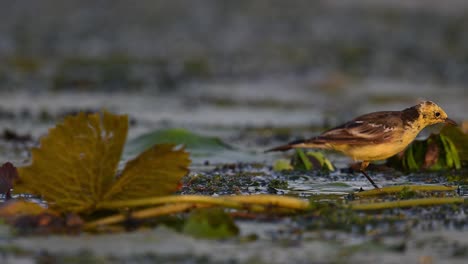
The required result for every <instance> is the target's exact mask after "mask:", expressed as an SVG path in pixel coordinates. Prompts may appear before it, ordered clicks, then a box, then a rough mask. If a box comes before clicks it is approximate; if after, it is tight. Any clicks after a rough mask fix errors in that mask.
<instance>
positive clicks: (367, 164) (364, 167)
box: [359, 161, 379, 189]
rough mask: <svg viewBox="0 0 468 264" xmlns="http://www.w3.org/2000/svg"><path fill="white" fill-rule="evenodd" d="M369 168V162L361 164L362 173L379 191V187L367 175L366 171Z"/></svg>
mask: <svg viewBox="0 0 468 264" xmlns="http://www.w3.org/2000/svg"><path fill="white" fill-rule="evenodd" d="M367 166H369V161H363V162H362V163H361V168H360V169H359V170H360V171H361V172H362V174H364V176H366V178H367V179H368V180H369V181H370V183H371V184H372V185H373V186H374V188H376V189H379V186H377V184H375V182H374V180H372V179H371V177H369V175H367V173H366V171H365V170H366V168H367Z"/></svg>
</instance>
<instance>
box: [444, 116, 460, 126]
mask: <svg viewBox="0 0 468 264" xmlns="http://www.w3.org/2000/svg"><path fill="white" fill-rule="evenodd" d="M444 122H445V124H449V125H452V126H457V122H455V121H453V120H452V119H450V118H448V117H447V118H445V121H444Z"/></svg>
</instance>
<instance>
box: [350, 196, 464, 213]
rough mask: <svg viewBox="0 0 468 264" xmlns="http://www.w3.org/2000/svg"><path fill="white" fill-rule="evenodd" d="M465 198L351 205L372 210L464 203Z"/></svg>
mask: <svg viewBox="0 0 468 264" xmlns="http://www.w3.org/2000/svg"><path fill="white" fill-rule="evenodd" d="M464 202H466V200H465V198H462V197H447V198H421V199H410V200H400V201H392V202H380V203H365V204H363V203H356V202H353V203H351V204H350V205H349V207H350V208H351V209H353V210H359V211H371V210H383V209H392V208H404V207H414V206H431V205H442V204H455V203H464Z"/></svg>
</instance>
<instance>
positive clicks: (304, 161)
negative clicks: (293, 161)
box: [294, 149, 313, 170]
mask: <svg viewBox="0 0 468 264" xmlns="http://www.w3.org/2000/svg"><path fill="white" fill-rule="evenodd" d="M296 154H297V156H298V157H299V158H298V159H297V161H298V162H297V165H295V166H294V167H295V168H296V169H298V168H299V169H300V168H304V169H305V170H311V169H312V168H313V166H312V163H311V162H310V160H309V158H308V157H307V156H306V154H305V153H304V151H303V150H302V149H296Z"/></svg>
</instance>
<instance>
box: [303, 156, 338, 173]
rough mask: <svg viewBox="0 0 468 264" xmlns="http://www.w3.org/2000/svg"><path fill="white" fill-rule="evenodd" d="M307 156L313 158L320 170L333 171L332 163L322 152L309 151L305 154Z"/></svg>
mask: <svg viewBox="0 0 468 264" xmlns="http://www.w3.org/2000/svg"><path fill="white" fill-rule="evenodd" d="M307 156H309V157H313V158H315V160H317V161H318V162H319V163H320V166H321V168H322V169H325V170H327V171H334V170H335V168H334V167H333V165H332V163H331V162H330V161H329V160H328V159H327V158H326V157H325V155H323V153H322V152H315V151H309V152H307Z"/></svg>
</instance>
